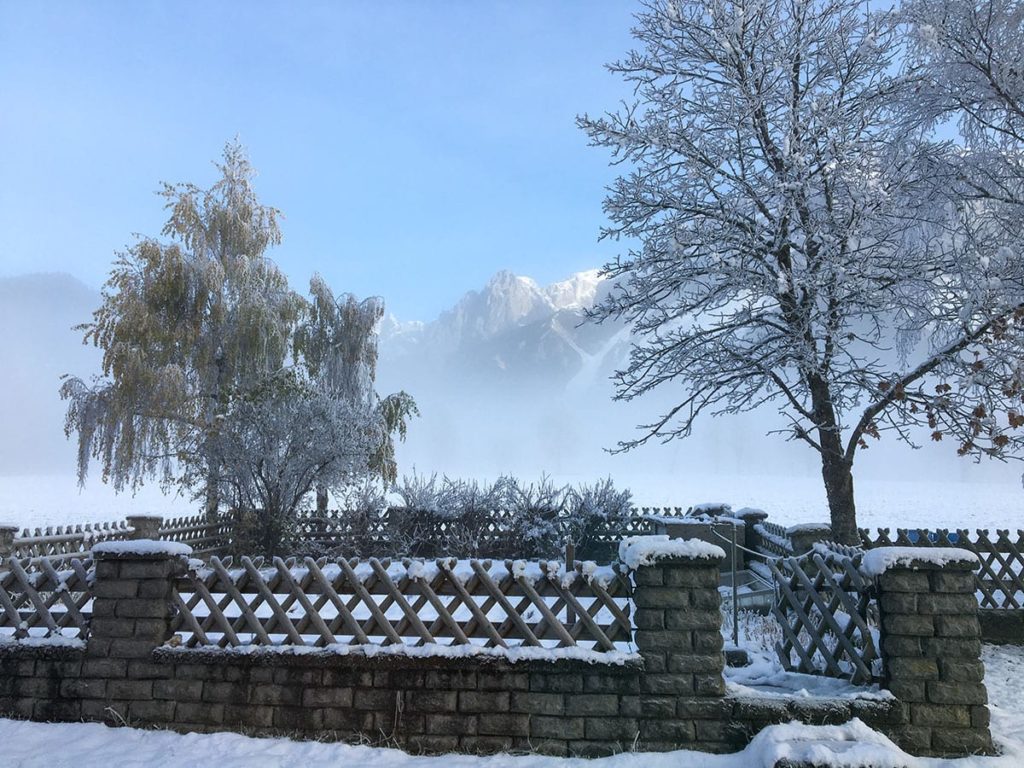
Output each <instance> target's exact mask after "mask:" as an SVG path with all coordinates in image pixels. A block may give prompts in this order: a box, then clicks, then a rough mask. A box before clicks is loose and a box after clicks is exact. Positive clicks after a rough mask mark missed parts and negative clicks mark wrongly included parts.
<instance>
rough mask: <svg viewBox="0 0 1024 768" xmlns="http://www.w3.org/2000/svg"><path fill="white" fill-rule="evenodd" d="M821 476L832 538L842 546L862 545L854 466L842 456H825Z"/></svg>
mask: <svg viewBox="0 0 1024 768" xmlns="http://www.w3.org/2000/svg"><path fill="white" fill-rule="evenodd" d="M821 476H822V479H824V481H825V495H826V496H827V497H828V508H829V512H830V513H831V516H832V536H833V538H834V539H835V540H836V541H838V542H839V543H840V544H851V545H856V544H860V535H859V534H858V533H857V509H856V506H855V505H854V502H853V466H852V465H851V464H850V462H848V461H847V460H846V459H845V458H844V457H843V456H842V455H839V456H836V455H834V454H831V453H830V454H823V455H822V457H821Z"/></svg>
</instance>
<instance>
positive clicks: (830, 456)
mask: <svg viewBox="0 0 1024 768" xmlns="http://www.w3.org/2000/svg"><path fill="white" fill-rule="evenodd" d="M808 384H809V385H810V386H809V389H810V394H811V407H812V409H813V412H814V420H815V422H816V423H817V425H818V444H819V445H820V446H821V477H822V479H823V480H824V481H825V496H826V497H827V498H828V509H829V513H830V515H831V518H832V520H831V522H832V537H833V539H834V540H835V541H838V542H839V543H840V544H851V545H856V544H859V543H860V536H859V534H858V533H857V509H856V506H855V505H854V502H853V463H852V462H850V461H847V459H846V454H845V452H844V451H843V442H842V436H841V435H840V434H839V426H838V425H837V423H836V412H835V408H834V407H833V406H832V392H831V390H830V388H829V385H828V382H827V381H826V380H825V379H823V378H821V377H820V376H816V375H815V376H810V377H808Z"/></svg>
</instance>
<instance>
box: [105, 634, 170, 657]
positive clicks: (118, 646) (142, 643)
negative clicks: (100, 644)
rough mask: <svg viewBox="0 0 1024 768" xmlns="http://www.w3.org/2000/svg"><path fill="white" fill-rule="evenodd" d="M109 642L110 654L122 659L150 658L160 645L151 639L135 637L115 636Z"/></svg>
mask: <svg viewBox="0 0 1024 768" xmlns="http://www.w3.org/2000/svg"><path fill="white" fill-rule="evenodd" d="M109 642H110V650H109V655H110V656H113V657H116V658H121V659H149V658H150V657H151V656H152V655H153V649H154V648H156V646H157V645H158V643H156V642H153V641H151V640H136V639H134V638H113V639H111V640H110V641H109Z"/></svg>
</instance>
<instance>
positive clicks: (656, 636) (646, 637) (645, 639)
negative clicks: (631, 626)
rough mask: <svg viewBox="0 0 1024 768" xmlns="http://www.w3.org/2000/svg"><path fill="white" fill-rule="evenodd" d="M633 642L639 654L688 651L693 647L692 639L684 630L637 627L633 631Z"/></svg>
mask: <svg viewBox="0 0 1024 768" xmlns="http://www.w3.org/2000/svg"><path fill="white" fill-rule="evenodd" d="M633 639H634V642H636V645H637V648H639V649H640V653H641V654H646V653H650V652H655V653H658V652H668V651H677V652H678V651H689V650H690V648H692V647H693V639H692V638H691V636H690V632H689V631H686V630H676V631H674V632H669V631H667V630H651V629H638V630H636V632H634V633H633Z"/></svg>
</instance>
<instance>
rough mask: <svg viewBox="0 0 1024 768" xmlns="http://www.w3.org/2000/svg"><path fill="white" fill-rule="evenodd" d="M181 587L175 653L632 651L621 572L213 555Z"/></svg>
mask: <svg viewBox="0 0 1024 768" xmlns="http://www.w3.org/2000/svg"><path fill="white" fill-rule="evenodd" d="M192 566H193V567H192V569H191V570H190V571H189V574H188V575H187V576H186V577H184V578H182V579H179V580H178V581H177V584H176V592H175V598H174V600H175V604H176V606H177V608H178V616H177V617H176V619H175V623H174V626H173V631H174V632H175V633H176V637H175V638H172V645H173V644H180V645H184V646H186V647H203V646H214V647H217V646H219V647H222V648H224V647H233V648H234V647H241V646H287V647H289V648H294V647H296V646H298V647H302V646H307V647H324V646H337V645H349V646H356V645H361V646H405V647H415V646H423V645H427V644H431V645H434V644H443V645H448V646H458V647H468V646H476V647H478V648H498V649H507V648H515V647H526V648H548V649H553V648H578V649H585V650H589V651H593V652H597V653H609V652H612V653H614V652H618V651H622V650H633V648H632V645H631V641H632V624H631V621H630V595H631V588H630V582H629V579H628V577H627V576H626V575H625V573H624V572H622V571H621V570H620V566H618V565H615V566H601V567H598V566H595V565H594V564H593V563H580V564H578V565H577V566H576V568H575V569H574V570H572V571H570V572H568V573H566V572H565V571H564V570H563V569H562V567H561V564H560V563H555V562H552V563H547V562H526V561H522V560H517V561H511V560H509V561H505V562H492V561H490V560H454V559H438V560H436V561H433V562H425V561H422V560H408V559H406V560H403V561H401V562H397V561H396V562H392V561H389V560H377V559H375V558H370V559H369V560H358V559H355V558H354V559H351V560H345V559H338V560H335V561H332V562H327V561H326V559H325V558H322V559H320V560H316V561H315V560H313V559H312V558H308V557H307V558H305V559H304V560H302V561H300V562H296V561H294V560H289V561H287V562H286V561H284V560H281V559H280V558H274V559H273V561H272V565H271V567H264V565H263V561H262V558H257V559H255V560H250V559H249V558H247V557H242V558H241V559H240V560H239V562H238V564H237V565H235V564H234V563H233V561H232V559H231V558H225V559H224V560H221V559H220V558H218V557H211V558H210V561H209V563H208V564H204V563H199V562H198V561H193V564H192Z"/></svg>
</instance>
